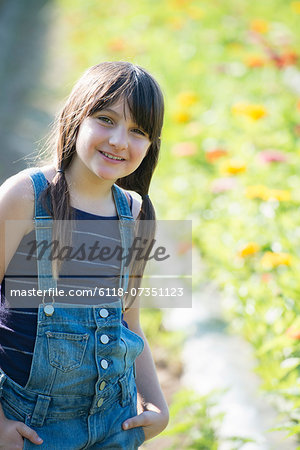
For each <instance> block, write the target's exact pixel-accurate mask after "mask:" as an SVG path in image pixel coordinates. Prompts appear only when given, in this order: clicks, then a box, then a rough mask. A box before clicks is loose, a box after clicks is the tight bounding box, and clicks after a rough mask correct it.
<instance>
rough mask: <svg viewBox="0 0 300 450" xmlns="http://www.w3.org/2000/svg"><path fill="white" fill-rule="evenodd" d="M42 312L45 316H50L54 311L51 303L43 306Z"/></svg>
mask: <svg viewBox="0 0 300 450" xmlns="http://www.w3.org/2000/svg"><path fill="white" fill-rule="evenodd" d="M44 313H45V314H46V316H52V314H53V313H54V306H53V305H46V306H44Z"/></svg>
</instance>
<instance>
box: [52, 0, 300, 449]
mask: <svg viewBox="0 0 300 450" xmlns="http://www.w3.org/2000/svg"><path fill="white" fill-rule="evenodd" d="M56 3H57V5H58V7H59V8H58V11H59V17H58V18H57V20H60V21H61V22H62V23H63V36H64V40H63V48H64V54H66V55H68V61H67V63H68V65H69V69H68V76H69V81H70V84H71V82H73V81H74V80H75V79H76V77H77V76H78V75H79V74H80V73H81V72H82V71H83V70H84V69H85V68H86V67H88V66H89V65H92V64H95V63H97V62H100V61H103V60H129V61H132V62H134V63H137V64H139V65H141V66H143V67H145V68H147V69H149V71H150V72H151V73H153V74H154V76H155V77H156V78H157V79H158V81H159V82H160V84H161V86H162V88H163V91H164V94H165V99H166V119H165V126H164V130H163V136H162V153H161V158H160V163H159V166H158V169H157V172H156V176H155V179H154V182H153V186H152V190H151V192H150V196H151V198H153V201H154V203H155V205H156V207H157V209H158V215H159V217H160V218H162V219H181V220H184V219H192V220H193V245H194V247H195V250H196V251H198V252H199V253H200V255H201V258H202V260H203V261H204V263H205V267H206V269H205V271H204V272H203V271H202V272H201V273H199V275H198V276H197V277H195V279H194V284H195V286H197V285H199V284H200V283H201V282H203V280H206V279H211V280H214V282H216V283H217V284H218V285H219V287H220V289H221V291H222V292H223V296H224V305H225V308H226V314H227V318H228V321H229V322H230V323H231V328H232V331H234V332H237V333H240V334H242V335H243V336H244V337H245V338H246V339H247V340H248V341H249V342H250V343H251V344H252V345H253V348H254V349H255V355H256V357H257V360H258V365H257V368H256V371H257V373H258V374H259V375H260V377H261V380H262V389H263V390H264V391H265V392H268V393H269V394H270V401H272V402H274V405H276V408H278V412H279V413H281V412H282V413H283V416H282V417H284V422H282V423H281V425H279V426H282V427H283V428H284V429H285V430H286V431H287V432H288V433H291V434H296V435H300V315H299V312H300V300H299V296H300V176H299V174H300V50H299V49H300V32H299V24H300V1H283V0H272V1H269V2H261V1H259V0H253V1H251V2H248V1H246V0H224V1H220V0H216V1H214V2H209V1H208V0H202V1H201V0H200V1H199V0H197V1H196V0H195V1H192V0H161V1H159V2H158V1H156V0H152V1H150V0H139V1H137V0H133V1H123V0H119V1H117V0H111V2H110V3H109V4H108V3H105V5H104V4H103V2H99V1H97V0H87V1H85V2H82V1H79V0H72V1H70V0H56ZM299 448H300V447H299Z"/></svg>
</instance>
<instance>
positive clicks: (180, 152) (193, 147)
mask: <svg viewBox="0 0 300 450" xmlns="http://www.w3.org/2000/svg"><path fill="white" fill-rule="evenodd" d="M172 153H173V154H174V155H175V156H177V157H182V156H193V155H195V154H196V153H197V144H195V142H179V143H178V144H176V145H174V147H173V148H172Z"/></svg>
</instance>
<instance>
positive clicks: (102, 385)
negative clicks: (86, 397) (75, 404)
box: [99, 381, 106, 391]
mask: <svg viewBox="0 0 300 450" xmlns="http://www.w3.org/2000/svg"><path fill="white" fill-rule="evenodd" d="M105 386H106V383H105V381H101V383H100V386H99V389H100V391H103V389H104V388H105Z"/></svg>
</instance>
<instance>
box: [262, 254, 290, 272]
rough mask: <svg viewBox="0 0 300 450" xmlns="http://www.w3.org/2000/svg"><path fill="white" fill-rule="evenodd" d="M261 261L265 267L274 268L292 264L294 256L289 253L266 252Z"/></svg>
mask: <svg viewBox="0 0 300 450" xmlns="http://www.w3.org/2000/svg"><path fill="white" fill-rule="evenodd" d="M260 262H261V265H262V267H263V268H264V269H274V267H278V266H281V265H283V266H290V265H291V263H292V256H291V255H290V254H288V253H275V252H266V253H265V254H264V255H263V257H262V258H261V261H260Z"/></svg>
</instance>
